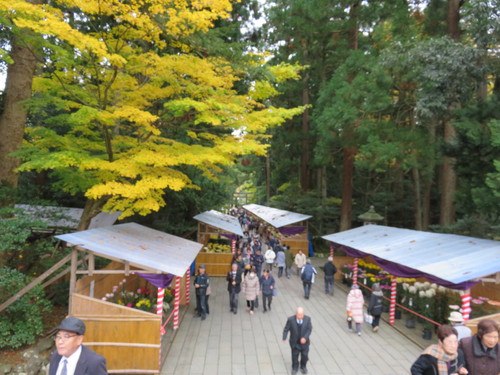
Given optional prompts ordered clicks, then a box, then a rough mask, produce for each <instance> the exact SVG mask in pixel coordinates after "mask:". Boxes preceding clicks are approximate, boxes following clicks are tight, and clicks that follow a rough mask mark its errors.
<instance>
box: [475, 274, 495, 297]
mask: <svg viewBox="0 0 500 375" xmlns="http://www.w3.org/2000/svg"><path fill="white" fill-rule="evenodd" d="M489 278H491V279H493V278H495V275H491V276H489ZM471 296H472V298H479V297H486V298H489V299H491V300H493V301H498V302H500V284H496V283H492V282H487V283H482V282H479V283H477V284H476V285H474V286H473V287H472V289H471Z"/></svg>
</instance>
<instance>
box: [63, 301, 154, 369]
mask: <svg viewBox="0 0 500 375" xmlns="http://www.w3.org/2000/svg"><path fill="white" fill-rule="evenodd" d="M71 297H72V304H71V306H72V310H71V311H70V315H73V316H76V317H78V318H80V319H82V320H83V321H84V322H85V325H86V326H87V332H86V333H85V340H84V345H87V346H88V347H89V348H90V349H92V350H94V351H96V352H97V353H99V354H101V355H102V356H104V357H105V358H106V361H107V366H108V372H109V373H129V374H132V373H133V374H158V373H159V370H160V369H159V355H160V317H158V316H157V315H156V314H153V313H148V312H144V311H140V310H137V309H131V308H128V307H124V306H120V305H117V304H114V303H110V302H105V301H101V300H97V299H95V298H91V297H87V296H83V295H80V294H77V293H74V294H73V295H72V296H71ZM138 353H140V355H138Z"/></svg>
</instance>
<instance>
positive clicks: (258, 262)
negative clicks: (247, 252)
mask: <svg viewBox="0 0 500 375" xmlns="http://www.w3.org/2000/svg"><path fill="white" fill-rule="evenodd" d="M252 263H253V265H254V267H255V272H256V273H257V277H260V276H261V275H262V264H264V257H263V256H262V254H261V251H260V250H257V251H256V252H255V254H254V255H253V256H252Z"/></svg>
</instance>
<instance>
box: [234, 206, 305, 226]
mask: <svg viewBox="0 0 500 375" xmlns="http://www.w3.org/2000/svg"><path fill="white" fill-rule="evenodd" d="M243 208H244V209H245V210H247V211H249V212H251V213H252V214H254V215H255V216H258V217H260V218H261V219H262V220H264V221H265V222H266V223H269V224H271V225H272V226H273V227H275V228H281V227H284V226H285V225H289V224H293V223H298V222H300V221H304V220H307V219H310V218H311V217H312V216H310V215H304V214H299V213H296V212H290V211H285V210H279V209H277V208H272V207H266V206H261V205H259V204H247V205H245V206H243Z"/></svg>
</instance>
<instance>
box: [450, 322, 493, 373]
mask: <svg viewBox="0 0 500 375" xmlns="http://www.w3.org/2000/svg"><path fill="white" fill-rule="evenodd" d="M499 333H500V329H499V327H498V323H497V322H496V321H494V320H493V319H483V320H480V321H479V323H477V333H476V334H475V335H473V336H471V337H466V338H464V339H462V340H461V341H460V349H462V350H463V352H464V357H465V368H467V370H468V371H469V373H470V374H472V375H492V374H494V375H497V374H500V344H499V343H498V334H499Z"/></svg>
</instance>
